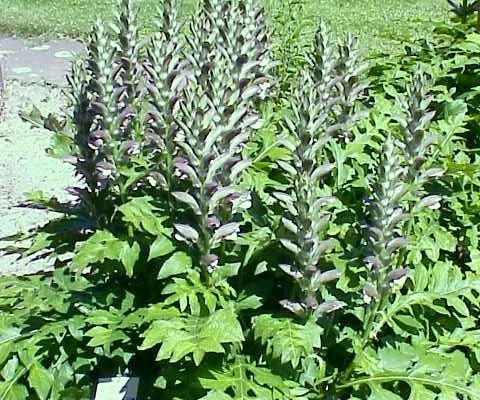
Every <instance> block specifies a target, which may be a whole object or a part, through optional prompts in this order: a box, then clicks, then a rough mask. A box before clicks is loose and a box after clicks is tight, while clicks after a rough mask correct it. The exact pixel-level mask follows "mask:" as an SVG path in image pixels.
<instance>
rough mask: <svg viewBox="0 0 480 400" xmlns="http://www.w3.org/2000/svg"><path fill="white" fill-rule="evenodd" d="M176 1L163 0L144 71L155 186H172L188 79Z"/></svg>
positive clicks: (152, 180) (147, 136)
mask: <svg viewBox="0 0 480 400" xmlns="http://www.w3.org/2000/svg"><path fill="white" fill-rule="evenodd" d="M178 9H179V2H178V1H177V0H164V2H163V9H162V10H161V11H159V15H158V17H157V18H156V19H155V21H154V23H155V26H156V29H157V31H156V32H155V34H154V35H153V36H152V38H151V39H150V46H148V49H147V59H146V60H145V62H144V63H143V68H144V70H145V72H146V75H147V85H146V86H147V91H148V95H147V98H148V101H149V103H150V104H151V108H150V109H149V112H148V114H147V121H146V139H147V143H149V149H148V153H149V157H150V160H151V162H152V167H151V168H152V170H153V171H154V172H153V173H151V174H150V176H149V181H150V183H151V184H152V185H155V186H157V185H160V186H161V185H166V186H170V176H171V172H172V168H173V166H172V161H173V158H174V157H175V153H176V146H175V143H174V139H175V137H176V134H177V130H178V129H177V125H176V123H175V118H176V115H177V113H178V109H179V103H180V101H181V98H182V97H183V90H184V89H185V87H186V84H187V79H188V70H187V68H186V67H187V63H186V62H185V58H184V55H183V49H184V39H183V36H182V34H181V29H182V25H181V23H180V22H179V20H178V13H177V10H178Z"/></svg>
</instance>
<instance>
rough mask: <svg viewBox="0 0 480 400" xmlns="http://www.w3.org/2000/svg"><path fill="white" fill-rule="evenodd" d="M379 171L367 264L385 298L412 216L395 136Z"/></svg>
mask: <svg viewBox="0 0 480 400" xmlns="http://www.w3.org/2000/svg"><path fill="white" fill-rule="evenodd" d="M375 172H376V174H375V176H376V181H375V182H374V183H373V185H372V188H371V191H372V202H371V204H370V218H369V226H368V237H369V241H370V244H371V246H372V250H373V252H372V255H371V256H368V257H366V258H365V260H364V262H365V265H366V267H367V269H368V270H369V271H370V274H371V276H372V278H373V281H374V287H375V290H376V291H377V292H378V293H379V294H380V295H381V296H383V295H387V294H388V293H389V290H390V286H389V276H390V274H393V273H394V270H395V263H394V259H395V257H396V256H395V254H396V253H397V251H398V250H399V249H401V248H403V247H404V246H405V245H406V244H407V240H406V239H405V238H404V237H403V236H402V234H401V229H400V228H401V225H402V223H403V222H404V221H405V220H406V219H408V217H409V215H408V214H407V212H406V211H405V210H404V209H403V207H402V205H401V202H402V198H403V197H404V195H405V194H406V185H405V183H404V181H403V178H404V175H405V168H404V167H403V166H402V160H401V157H400V154H399V148H398V146H397V145H396V144H395V141H394V139H393V138H392V137H391V136H388V137H387V138H386V141H385V144H384V146H383V148H382V153H381V156H380V159H379V161H378V163H377V165H376V170H375Z"/></svg>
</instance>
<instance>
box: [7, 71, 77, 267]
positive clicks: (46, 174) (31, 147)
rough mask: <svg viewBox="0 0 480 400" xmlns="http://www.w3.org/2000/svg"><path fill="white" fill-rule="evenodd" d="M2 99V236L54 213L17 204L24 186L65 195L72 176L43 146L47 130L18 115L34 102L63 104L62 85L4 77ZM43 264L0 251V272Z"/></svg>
mask: <svg viewBox="0 0 480 400" xmlns="http://www.w3.org/2000/svg"><path fill="white" fill-rule="evenodd" d="M5 104H6V113H5V116H4V120H3V121H0V237H4V236H6V235H11V234H14V233H17V232H19V231H27V230H28V229H30V228H31V227H33V226H36V225H40V224H43V223H45V222H47V221H48V220H49V219H50V218H52V217H53V215H52V213H47V212H46V211H44V210H33V209H26V208H19V207H17V206H18V204H19V203H21V202H22V201H24V200H25V193H26V192H31V191H35V190H42V191H43V192H45V193H46V194H49V195H55V196H57V197H58V198H59V199H66V192H65V188H66V187H67V186H70V185H72V184H73V182H75V180H74V177H73V170H72V169H71V167H70V166H68V165H67V164H64V163H62V162H61V161H59V160H56V159H53V158H51V157H49V156H48V155H47V154H46V152H45V149H46V148H47V147H48V145H49V143H50V140H51V133H50V132H49V131H47V130H44V129H40V128H32V126H31V125H30V124H28V123H26V122H23V121H22V120H21V119H20V117H19V115H18V114H19V112H20V111H22V110H26V109H27V110H28V109H29V108H30V107H31V106H32V105H35V106H37V107H38V108H39V109H40V110H41V111H42V114H44V115H46V114H48V113H49V112H54V113H58V112H59V110H60V109H61V108H62V106H63V95H62V93H61V90H60V89H58V88H55V87H49V86H44V85H38V84H29V85H26V84H22V83H20V82H14V81H7V84H6V93H5ZM0 247H2V242H0ZM45 267H46V266H45V265H43V264H41V263H38V262H34V263H32V262H25V261H24V260H18V261H15V259H14V257H13V256H10V255H8V256H7V255H4V254H3V255H2V253H0V274H1V275H3V274H12V273H15V274H24V273H32V272H35V271H36V270H39V269H43V268H45Z"/></svg>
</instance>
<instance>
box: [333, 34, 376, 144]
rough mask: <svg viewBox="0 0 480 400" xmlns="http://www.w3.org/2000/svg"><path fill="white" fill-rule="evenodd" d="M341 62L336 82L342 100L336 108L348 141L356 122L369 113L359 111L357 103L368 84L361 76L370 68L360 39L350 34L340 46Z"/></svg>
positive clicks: (338, 66)
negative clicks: (360, 45)
mask: <svg viewBox="0 0 480 400" xmlns="http://www.w3.org/2000/svg"><path fill="white" fill-rule="evenodd" d="M339 53H340V62H339V63H338V65H337V74H338V77H339V80H338V81H337V82H336V86H337V90H338V95H339V96H340V99H341V102H340V107H338V109H337V110H336V112H337V113H338V120H339V122H340V123H342V124H344V127H343V128H342V132H343V136H344V138H345V140H346V141H348V140H349V139H350V136H351V129H352V127H353V125H354V124H355V122H357V121H358V120H360V119H362V118H364V117H365V116H366V115H367V114H368V113H367V112H365V111H359V110H357V109H356V108H355V104H357V102H358V101H360V100H362V98H363V96H364V93H365V89H366V88H367V87H368V84H367V83H365V82H362V81H361V76H362V75H363V74H364V73H365V71H366V70H367V68H368V63H367V62H366V61H365V60H364V59H363V58H362V57H361V52H360V49H359V46H358V40H357V39H356V38H355V37H354V36H352V35H350V34H348V35H347V37H346V40H345V42H344V43H341V44H340V46H339Z"/></svg>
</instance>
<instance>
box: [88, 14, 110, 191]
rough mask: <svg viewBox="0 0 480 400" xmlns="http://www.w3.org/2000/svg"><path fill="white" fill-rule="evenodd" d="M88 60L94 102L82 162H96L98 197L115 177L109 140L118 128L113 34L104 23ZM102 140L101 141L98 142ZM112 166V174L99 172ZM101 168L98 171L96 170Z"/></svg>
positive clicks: (91, 44)
mask: <svg viewBox="0 0 480 400" xmlns="http://www.w3.org/2000/svg"><path fill="white" fill-rule="evenodd" d="M87 51H88V55H87V59H86V65H87V70H88V74H89V80H88V82H89V84H88V87H87V88H86V89H87V91H88V92H89V93H90V96H91V102H90V109H89V110H88V112H89V115H90V118H91V121H92V123H91V125H90V127H89V129H90V132H89V138H88V148H89V150H87V148H84V150H83V152H86V153H88V154H86V156H85V158H84V159H82V160H80V162H89V160H93V162H94V164H95V167H94V171H95V172H94V175H93V176H95V188H92V190H93V191H94V193H96V194H97V195H98V194H99V192H100V191H102V190H104V189H105V188H106V187H107V186H108V184H109V182H110V181H111V178H112V177H113V174H114V172H113V147H112V146H113V143H112V142H111V141H110V138H111V137H112V136H114V135H116V134H117V133H118V125H117V121H116V120H117V111H118V108H117V100H116V97H115V86H114V78H115V68H114V60H115V45H114V42H113V41H112V39H111V35H110V32H108V31H107V30H105V28H104V26H103V24H101V23H97V24H96V26H95V28H94V30H93V32H92V34H91V36H90V41H89V44H88V48H87ZM100 137H102V138H103V139H102V140H98V139H99V138H100ZM104 164H105V165H109V166H112V169H111V170H110V172H111V173H110V174H108V175H105V174H104V173H102V172H100V170H101V168H100V167H101V166H102V165H104ZM97 165H98V168H97Z"/></svg>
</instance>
